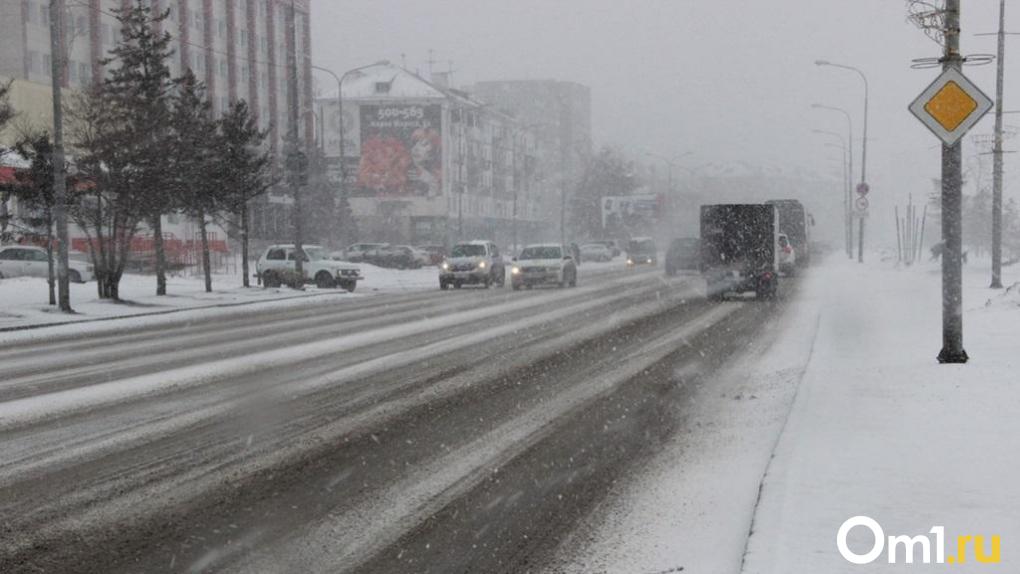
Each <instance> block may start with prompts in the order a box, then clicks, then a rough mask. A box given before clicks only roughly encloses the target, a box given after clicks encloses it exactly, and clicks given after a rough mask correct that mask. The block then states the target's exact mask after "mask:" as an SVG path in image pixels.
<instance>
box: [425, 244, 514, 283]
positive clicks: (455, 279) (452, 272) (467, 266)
mask: <svg viewBox="0 0 1020 574" xmlns="http://www.w3.org/2000/svg"><path fill="white" fill-rule="evenodd" d="M505 284H506V265H505V264H504V262H503V256H502V255H500V253H499V248H498V247H496V244H495V243H493V242H491V241H470V242H467V243H458V244H457V245H454V246H453V249H451V250H450V256H449V257H448V258H447V259H446V260H445V261H443V263H442V264H441V265H440V266H439V288H440V289H449V288H450V286H451V285H452V286H453V287H454V288H455V289H460V288H461V287H462V286H464V285H484V286H485V287H486V288H488V287H489V286H490V285H495V286H496V287H502V286H504V285H505Z"/></svg>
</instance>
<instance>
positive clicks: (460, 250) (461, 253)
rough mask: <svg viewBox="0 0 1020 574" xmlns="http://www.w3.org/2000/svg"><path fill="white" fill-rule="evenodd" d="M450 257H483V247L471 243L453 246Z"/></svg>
mask: <svg viewBox="0 0 1020 574" xmlns="http://www.w3.org/2000/svg"><path fill="white" fill-rule="evenodd" d="M450 255H451V256H452V257H483V256H484V255H485V246H484V245H476V244H473V243H463V244H461V245H454V246H453V250H452V251H451V252H450Z"/></svg>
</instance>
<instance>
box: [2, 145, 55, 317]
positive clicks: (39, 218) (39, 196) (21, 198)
mask: <svg viewBox="0 0 1020 574" xmlns="http://www.w3.org/2000/svg"><path fill="white" fill-rule="evenodd" d="M14 151H16V152H17V153H18V155H20V156H21V157H23V158H24V159H25V160H27V161H28V163H29V166H28V168H27V169H24V170H19V171H18V172H17V175H16V179H17V185H16V186H14V188H13V190H12V191H13V194H14V196H15V197H17V198H18V203H19V205H20V207H21V209H22V211H23V213H26V214H27V215H26V216H24V217H23V218H22V223H23V224H24V225H25V226H26V227H28V228H29V229H30V230H32V231H34V232H36V233H37V234H39V235H45V236H46V258H47V260H48V270H47V283H48V284H49V296H50V299H49V301H50V305H56V304H57V293H56V275H55V267H54V263H55V262H54V259H53V225H54V221H53V208H54V204H55V198H54V193H53V142H52V140H51V139H50V134H49V133H46V132H38V133H28V134H23V135H22V136H21V137H20V138H19V139H18V141H17V142H16V143H15V144H14ZM40 232H41V233H40Z"/></svg>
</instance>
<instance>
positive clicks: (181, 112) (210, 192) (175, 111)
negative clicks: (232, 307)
mask: <svg viewBox="0 0 1020 574" xmlns="http://www.w3.org/2000/svg"><path fill="white" fill-rule="evenodd" d="M170 132H171V140H172V142H173V147H172V149H173V153H172V154H170V155H171V157H172V164H173V169H172V173H174V175H175V176H174V178H173V182H174V185H173V188H174V189H173V196H174V197H175V199H176V203H175V206H174V207H178V208H180V209H181V211H183V212H184V213H185V214H187V215H188V216H189V217H191V218H193V219H194V220H195V222H196V223H197V224H198V229H199V235H200V237H201V240H202V272H203V276H204V278H205V290H206V292H207V293H208V292H212V270H211V269H210V261H209V232H208V221H209V217H210V216H211V215H214V214H215V213H216V211H217V210H218V209H219V208H220V205H221V203H222V201H221V198H220V196H221V195H222V190H223V188H222V186H221V185H220V182H219V176H220V173H221V172H222V171H223V167H221V166H220V165H219V162H218V158H217V157H216V151H217V147H218V143H219V142H218V141H217V124H216V122H215V121H213V119H212V105H211V104H210V103H209V100H208V98H207V97H206V94H205V86H204V85H202V83H201V82H199V81H198V79H197V78H195V74H194V73H193V72H192V71H191V70H190V69H189V70H187V71H186V72H185V73H184V76H182V77H181V78H180V80H179V86H178V89H177V92H176V93H175V94H174V97H173V101H172V105H171V116H170Z"/></svg>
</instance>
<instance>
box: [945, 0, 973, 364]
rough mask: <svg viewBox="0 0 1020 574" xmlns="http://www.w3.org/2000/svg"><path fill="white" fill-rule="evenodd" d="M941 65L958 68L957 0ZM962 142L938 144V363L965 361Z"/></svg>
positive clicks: (952, 1)
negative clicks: (940, 241) (941, 246)
mask: <svg viewBox="0 0 1020 574" xmlns="http://www.w3.org/2000/svg"><path fill="white" fill-rule="evenodd" d="M945 8H946V10H945V13H946V29H945V42H946V47H945V57H944V58H943V65H942V67H943V69H944V70H949V69H955V70H960V68H961V67H962V63H963V58H962V57H961V56H960V0H946V6H945ZM962 159H963V143H962V141H960V142H956V144H954V145H951V146H949V145H945V144H943V145H942V238H943V240H944V242H945V249H944V250H943V252H942V350H941V351H939V355H938V361H939V363H943V364H946V363H966V362H967V359H968V356H967V351H965V350H964V349H963V266H962V261H961V244H962V230H961V227H962V226H961V221H960V219H961V207H962V199H961V191H962V187H963V173H962V169H961V167H962Z"/></svg>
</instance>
